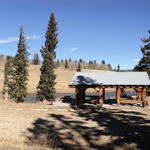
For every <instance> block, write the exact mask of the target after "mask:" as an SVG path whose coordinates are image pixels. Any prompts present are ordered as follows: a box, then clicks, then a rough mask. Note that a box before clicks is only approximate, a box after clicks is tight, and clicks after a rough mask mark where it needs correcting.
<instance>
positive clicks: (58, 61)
mask: <svg viewBox="0 0 150 150" xmlns="http://www.w3.org/2000/svg"><path fill="white" fill-rule="evenodd" d="M57 67H59V59H57Z"/></svg>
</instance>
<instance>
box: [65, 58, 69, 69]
mask: <svg viewBox="0 0 150 150" xmlns="http://www.w3.org/2000/svg"><path fill="white" fill-rule="evenodd" d="M68 68H69V66H68V61H67V59H65V69H68Z"/></svg>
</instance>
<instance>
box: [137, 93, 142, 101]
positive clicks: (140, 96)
mask: <svg viewBox="0 0 150 150" xmlns="http://www.w3.org/2000/svg"><path fill="white" fill-rule="evenodd" d="M138 98H139V99H138V100H139V101H141V100H142V99H141V98H142V95H141V90H140V91H139V92H138Z"/></svg>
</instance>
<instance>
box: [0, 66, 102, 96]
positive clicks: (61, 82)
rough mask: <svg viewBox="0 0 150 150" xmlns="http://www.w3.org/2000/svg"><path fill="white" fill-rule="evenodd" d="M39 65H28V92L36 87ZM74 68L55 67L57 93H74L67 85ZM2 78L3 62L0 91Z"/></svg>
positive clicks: (85, 70) (0, 69) (0, 82)
mask: <svg viewBox="0 0 150 150" xmlns="http://www.w3.org/2000/svg"><path fill="white" fill-rule="evenodd" d="M40 67H41V66H39V65H38V66H37V65H30V66H29V68H28V71H29V82H28V92H29V93H35V92H36V87H37V84H38V81H39V78H40ZM82 71H83V72H102V71H101V70H88V69H82ZM75 72H76V70H75V69H73V70H71V69H64V68H58V69H55V73H56V75H57V78H56V82H57V84H56V92H57V93H74V89H71V88H68V85H69V84H70V83H71V80H72V78H73V75H74V74H75ZM3 80H4V64H0V91H1V90H2V88H3Z"/></svg>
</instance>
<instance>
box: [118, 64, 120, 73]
mask: <svg viewBox="0 0 150 150" xmlns="http://www.w3.org/2000/svg"><path fill="white" fill-rule="evenodd" d="M119 71H120V65H119V64H118V66H117V72H119Z"/></svg>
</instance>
